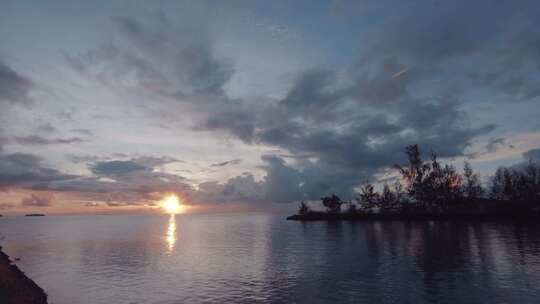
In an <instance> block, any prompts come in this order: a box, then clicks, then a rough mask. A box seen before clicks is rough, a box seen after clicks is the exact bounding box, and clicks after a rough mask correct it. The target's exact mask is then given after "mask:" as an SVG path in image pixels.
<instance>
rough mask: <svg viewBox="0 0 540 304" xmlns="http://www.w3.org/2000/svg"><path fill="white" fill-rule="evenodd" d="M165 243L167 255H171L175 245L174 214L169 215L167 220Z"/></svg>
mask: <svg viewBox="0 0 540 304" xmlns="http://www.w3.org/2000/svg"><path fill="white" fill-rule="evenodd" d="M166 241H167V249H168V251H169V253H171V252H172V251H173V250H174V246H175V244H176V216H175V215H174V214H171V217H170V218H169V226H168V227H167V236H166Z"/></svg>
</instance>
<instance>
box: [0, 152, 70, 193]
mask: <svg viewBox="0 0 540 304" xmlns="http://www.w3.org/2000/svg"><path fill="white" fill-rule="evenodd" d="M74 177H75V176H74V175H69V174H64V173H62V172H60V171H58V170H56V169H51V168H48V167H46V166H45V165H44V164H43V159H42V158H40V157H38V156H35V155H32V154H25V153H13V154H0V188H9V187H25V186H31V185H33V184H36V183H48V182H52V181H62V180H69V179H72V178H74Z"/></svg>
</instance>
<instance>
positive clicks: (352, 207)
mask: <svg viewBox="0 0 540 304" xmlns="http://www.w3.org/2000/svg"><path fill="white" fill-rule="evenodd" d="M347 206H349V208H348V209H347V212H349V213H356V212H358V209H357V207H356V204H355V203H353V202H351V201H348V202H347Z"/></svg>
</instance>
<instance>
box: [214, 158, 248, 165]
mask: <svg viewBox="0 0 540 304" xmlns="http://www.w3.org/2000/svg"><path fill="white" fill-rule="evenodd" d="M241 162H242V160H241V159H239V158H237V159H231V160H228V161H224V162H221V163H215V164H211V165H210V167H225V166H229V165H238V164H239V163H241Z"/></svg>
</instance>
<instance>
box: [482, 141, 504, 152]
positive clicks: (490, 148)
mask: <svg viewBox="0 0 540 304" xmlns="http://www.w3.org/2000/svg"><path fill="white" fill-rule="evenodd" d="M505 144H506V138H504V137H494V138H490V139H489V141H488V143H487V145H486V151H487V152H495V151H496V150H497V149H498V148H499V147H500V146H503V145H505Z"/></svg>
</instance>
